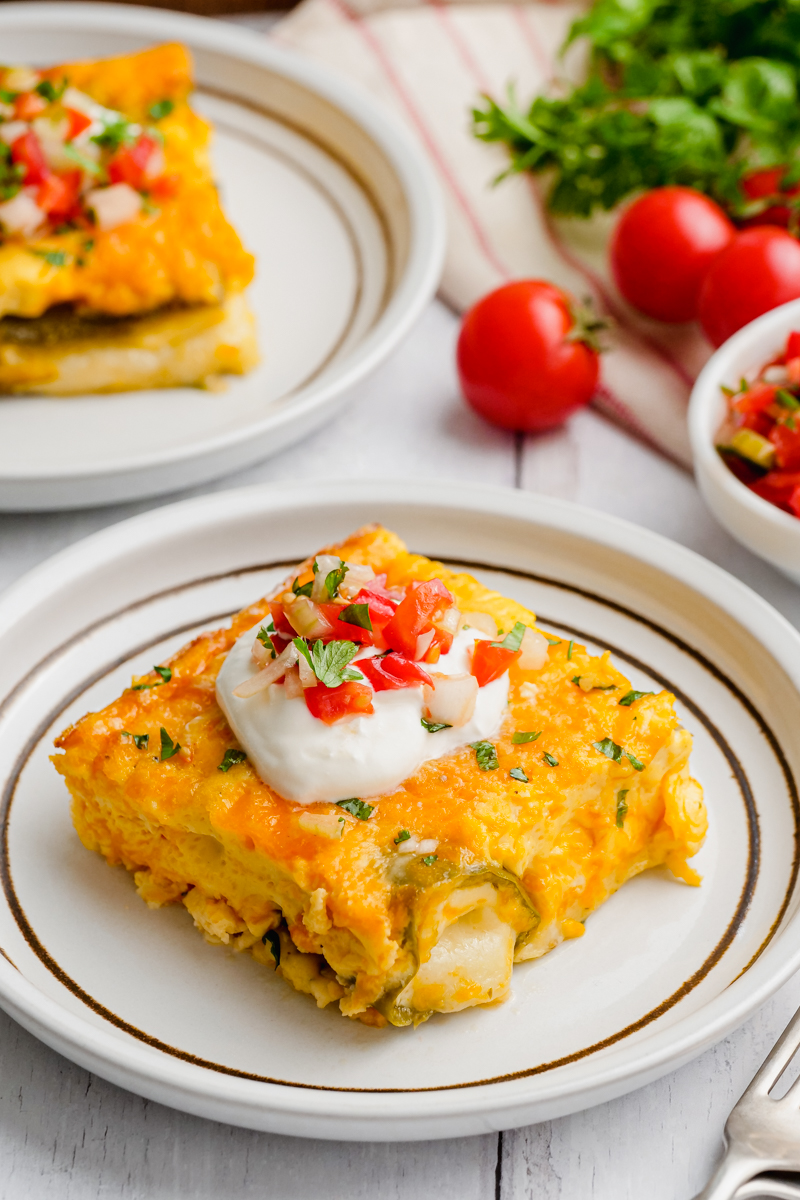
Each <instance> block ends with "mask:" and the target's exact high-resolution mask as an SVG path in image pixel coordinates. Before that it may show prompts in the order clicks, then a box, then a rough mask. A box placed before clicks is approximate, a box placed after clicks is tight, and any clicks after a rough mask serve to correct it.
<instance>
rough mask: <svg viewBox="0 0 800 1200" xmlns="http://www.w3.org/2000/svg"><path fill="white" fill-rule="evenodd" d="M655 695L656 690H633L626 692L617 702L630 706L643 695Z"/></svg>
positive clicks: (626, 706)
mask: <svg viewBox="0 0 800 1200" xmlns="http://www.w3.org/2000/svg"><path fill="white" fill-rule="evenodd" d="M654 695H655V692H633V691H631V692H626V693H625V695H624V696H622V698H621V699H619V700H618V701H617V704H621V705H622V706H623V708H630V706H631V705H632V704H633V702H634V700H641V698H642V696H654Z"/></svg>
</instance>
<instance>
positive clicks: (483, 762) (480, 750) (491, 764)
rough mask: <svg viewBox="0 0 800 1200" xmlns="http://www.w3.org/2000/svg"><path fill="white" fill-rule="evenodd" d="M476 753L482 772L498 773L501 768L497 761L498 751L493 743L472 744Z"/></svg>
mask: <svg viewBox="0 0 800 1200" xmlns="http://www.w3.org/2000/svg"><path fill="white" fill-rule="evenodd" d="M470 746H472V749H473V750H474V751H475V758H476V759H477V762H478V766H479V767H480V769H481V770H482V771H496V770H497V768H498V767H499V766H500V764H499V762H498V761H497V750H496V749H495V748H494V746H493V745H492V743H491V742H470Z"/></svg>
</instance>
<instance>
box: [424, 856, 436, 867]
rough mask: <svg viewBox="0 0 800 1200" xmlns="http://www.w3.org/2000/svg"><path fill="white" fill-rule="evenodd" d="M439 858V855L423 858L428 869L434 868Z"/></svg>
mask: <svg viewBox="0 0 800 1200" xmlns="http://www.w3.org/2000/svg"><path fill="white" fill-rule="evenodd" d="M438 857H439V855H438V854H425V855H423V857H422V861H423V862H424V863H425V866H426V867H432V866H433V864H434V863H435V862H436V860H437V858H438Z"/></svg>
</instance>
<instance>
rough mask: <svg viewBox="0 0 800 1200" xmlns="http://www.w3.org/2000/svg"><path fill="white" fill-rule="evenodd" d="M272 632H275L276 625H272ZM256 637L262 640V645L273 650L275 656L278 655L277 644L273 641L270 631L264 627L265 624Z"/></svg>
mask: <svg viewBox="0 0 800 1200" xmlns="http://www.w3.org/2000/svg"><path fill="white" fill-rule="evenodd" d="M272 632H273V633H274V632H275V626H274V625H273V627H272ZM256 637H257V638H258V640H259V641H260V642H261V645H262V646H263V647H264V649H265V650H269V651H270V652H271V654H272V657H273V658H277V657H278V655H277V652H276V650H275V645H274V643H273V641H272V638H271V637H270V636H269V633H268V632H267V630H266V629H265V628H264V626H263V625H262V626H261V628H260V629H259V631H258V633H257V634H256Z"/></svg>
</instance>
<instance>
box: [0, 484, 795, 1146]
mask: <svg viewBox="0 0 800 1200" xmlns="http://www.w3.org/2000/svg"><path fill="white" fill-rule="evenodd" d="M374 520H379V521H382V522H384V523H385V524H386V525H388V526H389V527H391V528H393V529H395V530H397V531H398V532H399V533H400V534H401V535H402V536H403V537H404V538H405V539H406V540H407V541H408V543H409V544H410V546H412V547H413V548H414V549H416V550H419V551H422V552H423V553H425V554H429V555H433V556H435V557H439V558H442V559H444V560H445V561H446V562H448V563H451V564H463V565H465V566H466V567H467V568H468V569H469V570H470V571H472V572H474V573H475V574H476V575H477V576H478V577H479V578H480V579H482V580H485V581H486V582H487V583H489V584H491V585H492V586H496V587H497V588H499V589H500V590H501V591H503V592H507V593H508V594H509V595H511V596H514V597H515V598H517V599H518V600H520V601H522V602H523V603H524V604H527V605H530V606H531V607H533V608H534V609H535V610H536V611H537V612H538V613H539V614H540V621H541V623H542V624H543V625H544V626H545V627H549V628H550V629H555V630H557V631H558V632H560V633H562V634H563V636H565V637H570V638H576V639H580V640H581V641H585V642H586V643H588V644H589V645H590V646H591V647H594V648H596V649H601V648H609V649H610V650H611V652H612V655H613V656H614V659H615V661H616V662H617V663H618V664H619V665H620V667H621V668H622V669H623V670H626V671H627V672H628V673H629V675H630V677H631V679H632V680H633V681H634V686H635V687H637V688H640V689H642V690H652V689H657V688H661V687H668V688H670V689H671V690H672V691H673V692H674V693H675V696H676V698H677V708H678V712H679V714H680V718H681V720H682V721H683V722H684V724H685V725H686V726H687V727H688V728H689V729H690V730H691V731H692V734H693V735H694V739H695V745H694V752H693V758H692V765H693V770H694V773H695V774H696V776H697V777H698V778H699V780H700V781H701V783H702V784H703V786H704V788H705V794H706V800H707V803H708V810H709V819H710V829H709V834H708V838H707V841H706V843H705V845H704V847H703V848H702V850H701V851H700V853H699V854H698V855H697V857H696V859H695V860H694V864H695V865H696V867H697V868H698V870H699V871H700V872H701V873H702V875H703V884H702V886H701V887H700V888H690V887H687V886H686V885H685V884H682V883H679V882H677V881H676V880H675V879H674V878H673V877H672V876H670V875H669V874H668V873H667V872H666V871H664V870H658V871H650V872H647V873H646V874H644V875H641V876H639V877H638V878H636V879H634V880H633V881H631V882H630V883H628V884H626V885H625V887H624V888H622V889H621V891H620V892H618V893H617V895H615V896H614V897H613V898H612V899H611V900H610V901H608V902H607V903H606V904H605V905H603V907H602V908H601V909H600V910H599V911H598V912H597V913H596V914H595V915H593V916H591V917H589V919H588V922H587V926H586V934H585V936H584V937H583V938H581V939H580V940H579V941H571V942H566V943H564V944H563V945H561V946H559V947H558V948H557V949H556V950H555V951H553V952H552V953H550V954H548V955H546V956H545V957H544V958H542V959H540V960H538V961H535V962H532V963H525V964H522V965H518V966H517V967H516V968H515V970H514V979H513V994H512V996H511V998H510V999H509V1000H508V1001H507V1002H506V1003H505V1004H503V1005H500V1006H498V1007H496V1008H486V1009H471V1010H468V1011H466V1012H462V1013H458V1014H451V1015H446V1016H445V1015H437V1016H434V1017H432V1018H431V1020H429V1021H428V1022H426V1023H425V1024H423V1025H421V1026H420V1027H419V1028H417V1029H413V1028H406V1029H396V1028H392V1027H389V1028H386V1029H382V1030H376V1029H371V1028H366V1027H365V1026H363V1025H360V1024H358V1023H356V1022H351V1021H348V1020H346V1019H345V1018H343V1017H342V1016H340V1015H339V1013H338V1011H337V1010H336V1008H335V1007H331V1008H329V1009H326V1010H324V1011H321V1010H318V1009H317V1008H316V1007H315V1006H314V1004H313V1002H312V1001H310V1000H309V998H308V997H306V996H302V995H299V994H297V993H295V992H294V991H292V990H291V988H290V987H289V986H288V985H287V984H285V983H284V982H283V981H282V980H281V979H280V978H279V977H277V976H275V975H274V974H273V973H272V972H270V971H267V970H265V969H264V968H263V967H261V966H259V965H258V964H257V963H256V962H255V961H253V960H252V959H250V958H247V957H245V956H243V955H242V956H236V955H234V954H232V953H230V952H229V951H228V950H227V949H226V948H222V947H211V946H208V945H207V944H206V943H205V942H204V941H203V939H202V938H201V937H200V936H199V934H198V933H197V932H196V931H195V929H194V928H193V925H192V921H191V918H190V916H189V915H188V913H187V912H186V911H185V910H184V909H183V908H182V907H176V908H167V909H161V910H158V911H150V910H148V908H147V907H146V906H145V905H144V904H143V903H142V901H141V900H140V899H139V898H138V897H137V895H136V893H135V891H134V886H133V881H132V879H131V877H130V876H129V874H128V873H127V872H126V871H125V870H123V869H122V868H114V869H112V868H110V867H108V866H107V865H106V863H105V862H104V861H103V860H102V859H101V858H100V857H99V856H97V855H95V854H92V853H90V852H89V851H88V850H86V849H84V847H83V846H82V845H81V843H80V842H79V840H78V838H77V835H76V834H75V832H74V831H73V828H72V824H71V821H70V815H69V802H68V796H67V791H66V788H65V786H64V783H63V781H62V779H61V778H60V777H59V776H58V775H57V774H56V772H55V770H54V769H53V767H52V765H51V763H50V762H49V758H48V756H49V754H50V753H51V750H52V740H53V738H54V737H55V736H56V735H57V734H58V733H59V732H60V731H61V730H62V729H63V728H64V727H65V726H66V725H68V724H69V722H70V721H72V720H75V719H77V718H78V717H79V716H81V715H82V714H83V713H84V712H86V711H87V710H89V709H97V708H99V707H100V706H102V705H104V704H106V703H107V702H108V701H110V700H111V699H113V698H114V697H115V696H116V695H117V694H118V693H119V692H120V690H121V689H122V688H123V687H124V686H127V684H128V683H129V681H130V676H131V674H132V673H141V672H144V671H146V670H148V669H149V668H150V666H151V664H152V663H153V662H161V661H163V660H164V658H165V656H166V655H168V654H170V653H171V652H172V651H174V650H175V649H177V648H178V647H179V646H180V645H181V644H182V643H183V642H184V641H186V640H187V639H188V638H189V637H191V636H193V635H194V634H195V633H196V632H198V631H200V630H203V629H208V628H213V627H214V626H215V625H217V624H219V623H220V622H223V621H225V620H227V618H228V616H229V614H231V613H232V612H233V611H235V610H236V609H237V608H239V607H240V606H242V605H245V604H248V603H250V602H251V601H253V600H254V599H256V598H257V597H258V596H260V595H261V594H262V593H263V591H264V590H265V589H266V588H267V587H269V586H270V585H271V584H272V583H273V582H274V581H276V580H278V579H279V578H281V577H283V575H284V574H285V572H286V571H287V569H288V567H289V565H291V564H293V563H295V562H297V561H298V560H299V559H301V558H302V557H303V556H304V555H306V554H308V553H309V552H311V551H313V550H314V549H316V548H318V547H319V546H320V545H322V544H324V543H326V542H330V541H333V540H335V539H337V538H341V537H342V536H343V535H346V534H347V533H349V532H351V531H352V530H354V529H355V528H356V527H358V526H360V525H362V524H364V523H366V522H370V521H374ZM798 681H800V637H798V635H797V633H796V632H795V631H794V630H793V629H792V628H791V626H790V625H789V624H788V623H787V622H786V621H785V620H784V619H783V617H781V616H780V615H779V614H778V613H776V612H775V610H774V609H772V608H771V607H770V606H769V605H768V604H766V603H765V602H764V601H763V600H761V599H760V598H759V597H758V596H756V595H755V594H754V593H753V592H751V591H750V590H749V589H748V588H746V587H744V586H743V585H742V584H741V583H739V582H738V581H737V580H735V579H733V578H732V577H731V576H730V575H727V574H726V573H725V572H724V571H722V570H720V569H719V568H718V567H715V566H712V565H711V564H710V563H708V562H706V561H704V560H703V559H701V558H699V557H698V556H697V555H695V554H693V553H692V552H691V551H689V550H685V549H683V548H681V547H680V546H677V545H675V544H674V543H672V542H669V541H667V540H665V539H664V538H661V537H658V536H656V535H655V534H652V533H649V532H647V531H645V530H643V529H638V528H636V527H635V526H633V525H629V524H627V523H626V522H623V521H619V520H616V519H615V518H612V517H607V516H603V515H601V514H599V513H596V512H591V511H589V510H587V509H582V508H579V507H577V506H573V505H570V504H566V503H563V502H560V501H555V500H548V499H543V498H541V497H536V496H531V495H526V494H523V493H520V492H508V491H502V490H499V489H491V488H480V487H472V486H470V487H461V486H453V485H431V484H421V483H419V482H413V483H385V482H384V483H369V482H366V483H338V484H337V483H326V482H320V483H309V482H303V483H301V484H297V485H295V486H287V485H285V484H282V485H280V486H279V487H274V488H272V487H261V488H252V489H246V490H241V491H232V492H227V493H221V494H217V495H213V496H208V497H203V498H202V499H198V500H191V501H187V502H185V503H182V504H176V505H173V506H170V507H167V508H161V509H158V510H156V511H154V512H150V513H147V514H146V515H144V516H140V517H136V518H134V519H132V520H129V521H125V522H123V523H122V524H120V525H116V526H113V527H111V528H109V529H106V530H104V531H103V532H101V533H99V534H96V535H94V536H93V537H90V538H87V539H86V540H85V541H83V542H81V543H79V544H78V545H76V546H73V547H71V548H70V549H68V550H66V551H64V552H63V553H61V554H59V555H57V556H56V557H55V558H54V559H51V560H50V561H49V562H48V563H46V564H44V565H43V566H41V567H38V568H37V569H36V570H34V571H32V572H31V573H30V574H29V575H28V576H27V577H25V578H24V579H23V580H21V581H20V582H19V583H17V584H16V585H15V586H14V587H13V588H11V589H10V590H9V591H8V592H7V593H6V594H5V596H4V597H3V598H2V599H1V600H0V695H5V696H6V697H7V698H6V699H5V701H4V702H3V703H2V705H1V706H0V785H1V786H2V788H3V795H4V807H3V814H2V815H3V820H2V827H3V843H2V885H3V886H2V897H0V948H1V951H2V956H3V957H2V959H0V1004H2V1006H3V1007H4V1008H5V1009H6V1010H7V1011H8V1012H9V1013H11V1015H12V1016H13V1017H15V1018H16V1020H18V1021H19V1022H21V1024H23V1025H24V1026H25V1027H26V1028H28V1029H29V1030H31V1031H32V1032H33V1033H35V1034H36V1035H37V1036H38V1037H40V1038H42V1039H43V1040H44V1041H45V1042H47V1043H48V1044H49V1045H51V1046H53V1047H55V1048H56V1049H57V1050H59V1051H61V1052H62V1053H63V1054H66V1055H67V1056H68V1057H69V1058H72V1059H74V1060H75V1061H76V1062H78V1063H81V1064H82V1065H84V1066H85V1067H88V1068H89V1069H91V1070H93V1071H96V1072H97V1073H98V1074H100V1075H102V1076H105V1077H106V1078H108V1079H111V1080H113V1081H114V1082H116V1083H119V1084H121V1085H122V1086H123V1087H127V1088H130V1089H131V1090H133V1091H136V1092H139V1093H141V1094H142V1095H145V1096H149V1097H152V1098H154V1099H156V1100H159V1101H161V1102H163V1103H166V1104H170V1105H173V1106H175V1107H178V1108H183V1109H186V1110H188V1111H191V1112H194V1113H199V1114H202V1115H204V1116H207V1117H213V1118H216V1119H218V1120H222V1121H229V1122H233V1123H235V1124H241V1125H246V1126H251V1127H254V1128H258V1129H266V1130H273V1131H276V1132H280V1133H289V1134H300V1135H305V1136H313V1137H329V1138H337V1139H348V1138H349V1139H354V1140H358V1141H365V1140H370V1139H374V1140H391V1139H416V1138H435V1137H449V1136H456V1135H462V1134H475V1133H483V1132H486V1131H487V1130H491V1129H498V1128H504V1127H511V1126H515V1125H520V1124H527V1123H529V1122H533V1121H538V1120H544V1119H546V1118H551V1117H554V1116H557V1115H560V1114H563V1113H567V1112H570V1111H573V1110H575V1109H578V1108H581V1107H585V1106H587V1105H589V1104H592V1103H597V1102H599V1101H601V1100H606V1099H609V1098H610V1097H613V1096H616V1095H619V1094H620V1093H622V1092H624V1091H627V1090H629V1089H631V1088H633V1087H636V1086H638V1085H640V1084H642V1083H645V1082H647V1081H648V1080H651V1079H654V1078H656V1077H657V1076H659V1075H661V1074H663V1073H664V1072H666V1071H669V1070H671V1069H672V1068H674V1067H676V1066H678V1065H679V1064H680V1063H683V1062H685V1061H687V1060H688V1059H690V1058H691V1057H692V1056H694V1055H696V1054H698V1053H699V1052H700V1051H701V1050H703V1049H705V1048H706V1047H707V1046H709V1045H710V1044H712V1043H713V1042H715V1041H716V1040H718V1039H719V1038H721V1037H723V1036H724V1035H725V1034H726V1033H728V1032H729V1031H730V1030H731V1029H733V1028H734V1027H735V1026H737V1025H738V1024H739V1023H741V1022H742V1021H743V1020H744V1019H745V1018H746V1017H747V1016H748V1015H749V1014H750V1013H752V1011H753V1010H754V1008H755V1007H756V1006H757V1005H758V1004H760V1003H761V1002H762V1001H763V1000H764V999H765V998H766V997H767V996H769V995H770V993H772V992H773V991H774V990H775V989H776V988H777V987H778V986H779V985H780V984H781V983H782V982H783V981H784V980H785V979H786V978H787V977H788V976H789V975H790V974H791V973H792V972H793V971H794V970H795V969H796V967H797V966H798V963H800V918H798V912H797V895H796V876H797V830H798V802H797V791H796V786H795V775H796V772H797V769H798V759H800V743H799V742H798V737H797V729H798V728H800V695H799V694H798V690H797V684H798Z"/></svg>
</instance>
